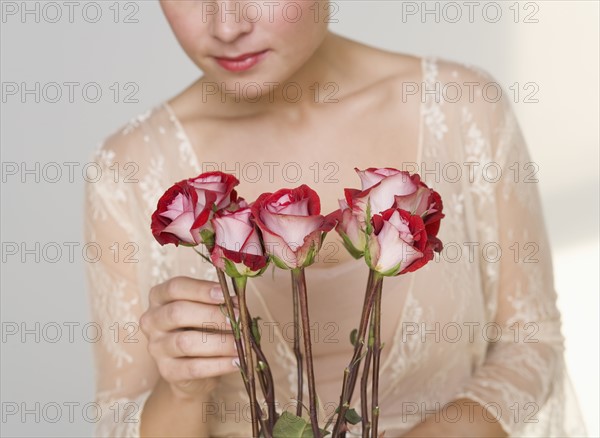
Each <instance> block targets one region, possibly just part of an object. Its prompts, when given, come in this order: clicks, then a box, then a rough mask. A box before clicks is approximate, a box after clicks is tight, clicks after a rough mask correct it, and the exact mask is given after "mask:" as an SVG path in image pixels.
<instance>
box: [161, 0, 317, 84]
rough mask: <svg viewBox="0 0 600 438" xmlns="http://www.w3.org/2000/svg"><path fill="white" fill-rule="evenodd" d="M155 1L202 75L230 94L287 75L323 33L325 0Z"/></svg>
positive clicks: (277, 81) (310, 52)
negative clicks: (158, 2) (159, 5)
mask: <svg viewBox="0 0 600 438" xmlns="http://www.w3.org/2000/svg"><path fill="white" fill-rule="evenodd" d="M160 4H161V7H162V9H163V12H164V14H165V16H166V18H167V20H168V22H169V24H170V25H171V28H172V29H173V32H174V33H175V36H176V37H177V40H178V41H179V44H180V45H181V46H182V48H183V50H184V51H185V52H186V53H187V55H188V56H189V57H190V59H191V60H192V61H193V62H194V63H195V64H196V65H197V66H198V67H199V68H200V69H202V71H203V72H204V74H205V80H206V81H214V82H216V85H217V86H218V87H219V88H221V89H224V91H228V92H230V93H232V94H233V93H235V94H238V95H239V91H240V90H241V89H244V88H246V89H249V88H252V89H253V90H256V89H257V86H256V85H255V84H258V88H260V90H256V93H257V94H261V95H263V94H265V93H267V92H268V91H269V90H272V89H273V87H274V86H277V85H278V84H281V83H283V82H285V81H287V80H289V79H290V78H291V77H292V76H293V75H294V73H296V72H297V71H298V70H300V69H301V67H302V66H303V65H304V64H305V63H306V62H307V61H308V60H309V59H310V58H311V56H312V55H313V54H314V53H315V51H316V50H317V48H318V47H319V46H320V45H321V43H322V42H323V39H324V38H325V35H326V34H327V15H328V14H327V12H328V1H326V0H318V1H307V0H299V1H290V0H276V1H264V2H263V1H190V0H183V1H182V0H161V1H160ZM249 84H251V85H252V87H249ZM236 91H237V92H236ZM246 94H247V91H246ZM252 94H254V93H252Z"/></svg>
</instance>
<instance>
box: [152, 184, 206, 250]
mask: <svg viewBox="0 0 600 438" xmlns="http://www.w3.org/2000/svg"><path fill="white" fill-rule="evenodd" d="M203 196H204V195H203ZM204 198H205V199H204V202H205V203H199V202H198V193H197V191H196V190H195V189H194V188H193V187H192V186H191V185H190V184H189V183H188V181H187V180H184V181H179V182H178V183H176V184H175V185H174V186H173V187H171V188H169V189H168V190H167V191H166V192H165V193H164V195H162V196H161V198H160V199H159V200H158V205H157V207H156V211H155V212H154V214H152V224H151V229H152V234H153V235H154V238H155V239H156V240H157V241H158V243H160V244H161V245H166V244H168V243H172V244H175V245H176V246H178V245H186V246H196V245H198V244H199V243H201V242H200V240H199V239H198V237H197V236H198V233H197V232H194V231H192V230H199V229H200V228H201V227H202V224H204V223H206V221H207V220H208V218H209V215H210V207H211V205H213V203H214V200H215V194H214V193H208V192H207V194H206V195H205V196H204Z"/></svg>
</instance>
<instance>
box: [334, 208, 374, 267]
mask: <svg viewBox="0 0 600 438" xmlns="http://www.w3.org/2000/svg"><path fill="white" fill-rule="evenodd" d="M339 203H340V210H338V211H339V219H338V224H337V225H336V227H335V230H336V231H337V232H338V234H339V235H340V237H341V238H342V241H343V243H344V247H345V248H346V249H347V250H348V252H349V253H350V254H351V255H352V257H354V258H355V259H359V258H361V257H362V256H363V255H364V253H365V246H366V244H367V238H366V235H365V232H364V230H363V229H362V227H361V225H360V222H359V220H358V218H357V217H356V215H355V214H353V212H352V209H350V208H349V207H348V204H347V203H346V201H344V200H343V199H340V200H339Z"/></svg>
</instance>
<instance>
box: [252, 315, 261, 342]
mask: <svg viewBox="0 0 600 438" xmlns="http://www.w3.org/2000/svg"><path fill="white" fill-rule="evenodd" d="M259 319H260V316H257V317H255V318H252V337H253V338H254V340H255V341H256V345H260V329H259V328H258V320H259Z"/></svg>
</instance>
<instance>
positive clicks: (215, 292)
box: [210, 286, 225, 302]
mask: <svg viewBox="0 0 600 438" xmlns="http://www.w3.org/2000/svg"><path fill="white" fill-rule="evenodd" d="M210 297H211V298H212V299H213V300H215V301H221V302H223V301H225V300H224V299H223V291H222V290H221V286H213V287H212V288H211V289H210Z"/></svg>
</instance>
